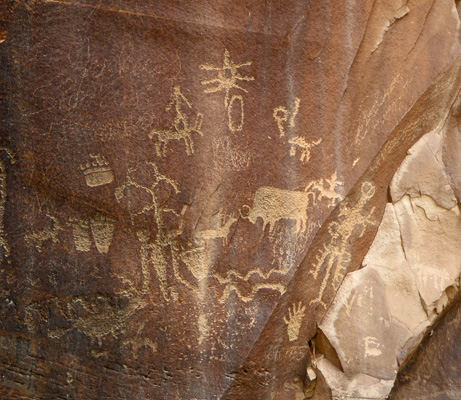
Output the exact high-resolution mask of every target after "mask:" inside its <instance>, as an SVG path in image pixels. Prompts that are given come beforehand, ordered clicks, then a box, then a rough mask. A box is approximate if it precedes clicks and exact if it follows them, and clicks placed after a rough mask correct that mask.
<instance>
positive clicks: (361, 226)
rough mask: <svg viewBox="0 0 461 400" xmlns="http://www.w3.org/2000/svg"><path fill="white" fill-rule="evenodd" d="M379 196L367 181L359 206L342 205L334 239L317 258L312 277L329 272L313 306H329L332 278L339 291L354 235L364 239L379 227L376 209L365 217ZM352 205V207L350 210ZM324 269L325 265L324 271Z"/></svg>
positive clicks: (333, 230) (333, 228) (332, 233)
mask: <svg viewBox="0 0 461 400" xmlns="http://www.w3.org/2000/svg"><path fill="white" fill-rule="evenodd" d="M374 193H375V186H374V184H373V183H372V182H363V183H362V186H361V195H360V198H359V200H358V201H357V203H356V204H355V205H352V206H349V204H348V203H347V202H346V203H344V204H342V205H341V206H340V211H339V215H338V218H339V221H338V222H337V221H333V222H331V223H330V225H329V227H328V233H329V234H330V240H329V241H328V242H326V243H325V244H324V245H323V246H322V249H321V250H320V251H319V254H318V255H317V256H316V262H315V265H314V268H313V270H312V271H310V274H312V276H313V277H314V279H317V277H318V276H319V273H320V271H321V270H324V271H325V275H324V277H323V281H322V284H321V285H320V289H319V294H318V297H317V298H316V299H314V300H312V301H311V303H310V304H321V305H323V306H324V307H326V304H325V303H324V302H323V301H322V297H323V293H324V291H325V288H326V286H327V283H328V281H329V280H330V279H331V280H332V284H333V287H334V289H335V290H337V289H338V287H339V285H340V284H341V282H342V279H343V278H344V276H345V274H346V273H347V269H348V266H349V264H350V261H351V257H350V254H349V249H348V243H349V240H350V238H351V237H352V234H353V233H357V234H358V237H362V236H363V234H364V233H365V229H366V227H367V226H369V225H375V224H376V223H377V221H375V219H374V218H373V217H372V214H373V213H374V210H375V208H374V207H372V208H371V210H370V211H369V213H368V214H367V215H363V214H362V213H363V208H364V207H365V205H366V204H367V203H368V201H369V200H370V199H371V198H372V197H373V195H374ZM348 206H349V207H348ZM322 266H325V267H324V268H322Z"/></svg>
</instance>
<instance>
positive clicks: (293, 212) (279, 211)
mask: <svg viewBox="0 0 461 400" xmlns="http://www.w3.org/2000/svg"><path fill="white" fill-rule="evenodd" d="M312 202H313V195H312V193H306V192H300V191H294V190H286V189H278V188H274V187H270V186H263V187H260V188H259V189H258V190H257V191H256V194H255V198H254V201H253V206H252V207H249V206H247V205H244V206H243V207H242V210H241V215H242V217H243V218H248V220H249V221H250V222H251V223H253V224H255V223H256V221H257V220H258V218H261V219H262V221H263V227H262V232H263V233H264V229H265V228H266V226H267V225H269V232H272V230H273V229H274V226H275V223H276V222H277V221H280V220H281V219H291V220H295V221H296V233H298V232H300V231H303V229H305V228H306V225H307V208H308V207H309V206H310V205H312Z"/></svg>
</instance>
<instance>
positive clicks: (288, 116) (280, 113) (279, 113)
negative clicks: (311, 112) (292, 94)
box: [272, 97, 301, 137]
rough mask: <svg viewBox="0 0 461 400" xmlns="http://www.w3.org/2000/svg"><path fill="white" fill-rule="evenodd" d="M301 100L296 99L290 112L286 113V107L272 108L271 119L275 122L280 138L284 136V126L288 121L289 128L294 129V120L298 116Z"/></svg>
mask: <svg viewBox="0 0 461 400" xmlns="http://www.w3.org/2000/svg"><path fill="white" fill-rule="evenodd" d="M300 103H301V100H300V99H298V98H297V97H296V99H295V104H294V107H293V110H292V111H288V110H287V108H286V107H283V106H279V107H276V108H274V112H273V114H272V115H273V117H274V118H275V120H276V121H277V126H278V128H279V131H280V137H282V136H285V124H286V122H287V121H288V126H289V127H290V128H294V127H295V118H296V115H298V111H299V104H300Z"/></svg>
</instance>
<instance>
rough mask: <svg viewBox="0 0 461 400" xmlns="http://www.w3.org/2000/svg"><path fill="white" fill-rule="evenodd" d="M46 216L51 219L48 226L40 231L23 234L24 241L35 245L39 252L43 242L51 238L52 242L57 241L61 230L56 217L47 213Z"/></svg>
mask: <svg viewBox="0 0 461 400" xmlns="http://www.w3.org/2000/svg"><path fill="white" fill-rule="evenodd" d="M47 217H48V218H49V219H51V227H50V228H45V229H43V230H41V231H36V232H33V233H29V234H27V235H25V236H24V240H25V241H26V243H27V244H29V245H30V246H33V247H35V248H36V249H37V250H38V251H39V252H41V251H42V246H43V243H44V242H46V241H47V240H51V241H52V242H53V243H58V242H59V238H58V235H59V232H60V231H62V230H63V228H62V227H61V225H60V224H59V222H58V219H57V218H56V217H52V216H51V215H47Z"/></svg>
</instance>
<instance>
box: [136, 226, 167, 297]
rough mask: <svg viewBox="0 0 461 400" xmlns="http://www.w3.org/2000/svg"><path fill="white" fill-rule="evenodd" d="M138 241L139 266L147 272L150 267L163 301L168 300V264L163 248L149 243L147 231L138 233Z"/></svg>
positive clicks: (157, 244) (155, 243) (158, 244)
mask: <svg viewBox="0 0 461 400" xmlns="http://www.w3.org/2000/svg"><path fill="white" fill-rule="evenodd" d="M137 235H138V239H139V241H140V243H141V250H140V252H141V265H142V269H143V270H148V269H149V265H151V266H152V267H153V268H154V270H155V272H156V274H157V278H158V282H159V286H160V290H161V293H162V296H163V298H164V299H165V300H168V299H169V292H168V281H167V269H168V262H167V259H166V257H165V254H164V250H163V248H162V247H163V246H162V244H161V243H158V242H151V241H149V235H148V232H147V231H138V232H137Z"/></svg>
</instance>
